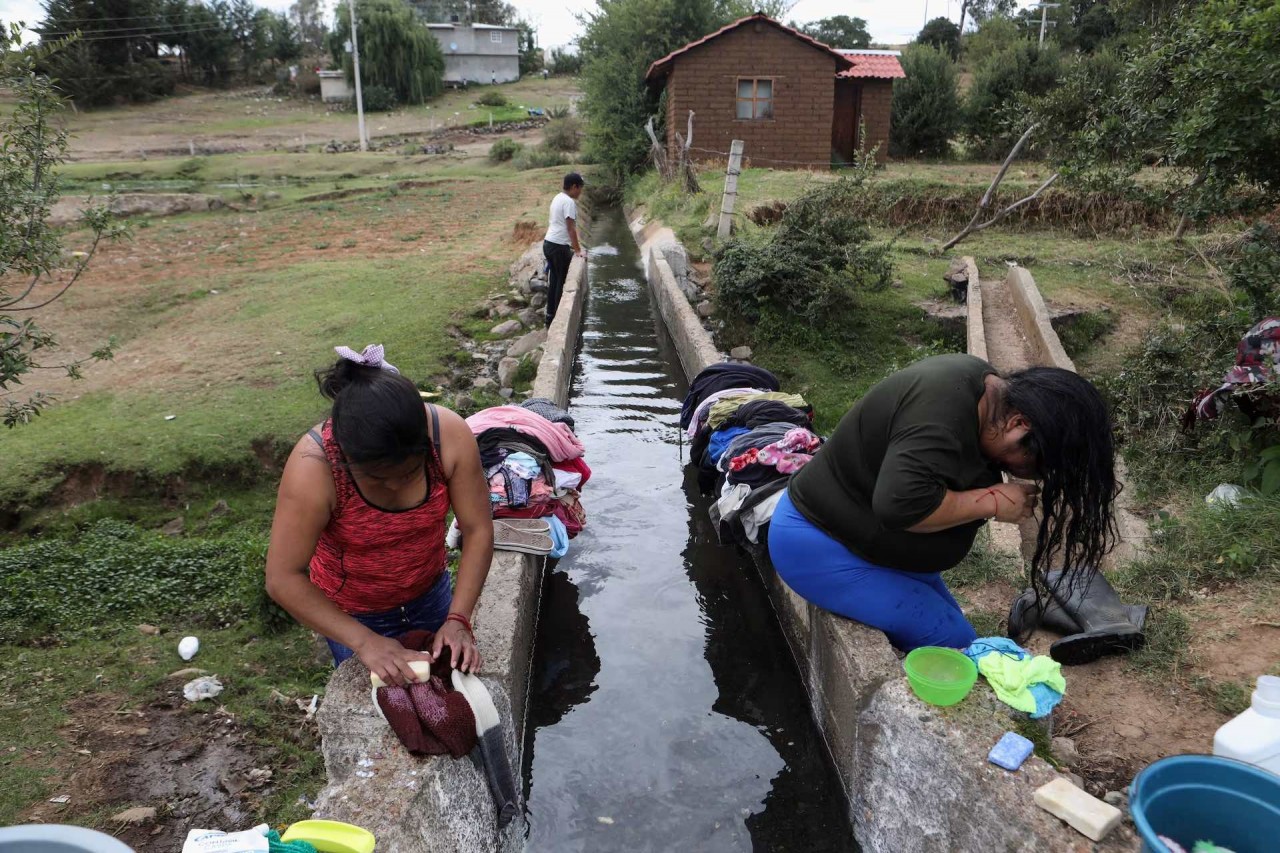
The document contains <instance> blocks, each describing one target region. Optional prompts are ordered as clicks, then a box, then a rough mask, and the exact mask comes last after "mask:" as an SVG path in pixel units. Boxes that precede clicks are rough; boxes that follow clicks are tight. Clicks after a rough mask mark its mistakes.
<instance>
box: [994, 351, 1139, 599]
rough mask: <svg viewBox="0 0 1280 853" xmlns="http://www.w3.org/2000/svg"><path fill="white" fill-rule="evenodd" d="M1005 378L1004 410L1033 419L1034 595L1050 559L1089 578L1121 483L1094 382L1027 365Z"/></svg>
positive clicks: (1107, 544) (1103, 548)
mask: <svg viewBox="0 0 1280 853" xmlns="http://www.w3.org/2000/svg"><path fill="white" fill-rule="evenodd" d="M1005 383H1006V384H1005V390H1004V395H1003V399H1002V409H1003V413H1002V416H1003V417H1005V418H1007V417H1009V416H1011V415H1012V414H1013V413H1019V414H1021V415H1022V416H1023V417H1025V418H1026V419H1027V421H1028V422H1029V423H1030V425H1031V429H1030V432H1029V433H1028V435H1027V436H1026V438H1025V439H1024V441H1025V442H1026V445H1027V449H1028V450H1030V451H1031V453H1032V454H1034V457H1035V459H1036V467H1037V476H1038V477H1039V479H1040V490H1041V492H1040V494H1041V497H1040V501H1041V516H1040V530H1039V535H1038V537H1037V539H1036V550H1035V554H1034V556H1033V557H1032V558H1031V571H1030V574H1031V584H1032V586H1033V587H1034V588H1035V589H1036V591H1037V598H1038V597H1039V590H1040V589H1041V588H1042V586H1043V585H1044V576H1045V574H1046V573H1047V572H1048V571H1049V570H1050V568H1051V565H1050V564H1051V563H1054V564H1058V565H1061V566H1062V567H1063V568H1064V569H1067V570H1068V571H1066V572H1064V573H1063V575H1062V577H1063V578H1077V579H1083V580H1084V581H1086V582H1087V578H1088V577H1091V575H1092V572H1093V571H1096V570H1097V568H1098V567H1099V566H1100V565H1101V563H1102V559H1103V557H1105V556H1106V554H1107V553H1108V552H1109V551H1110V550H1111V548H1112V547H1113V546H1114V545H1115V540H1116V525H1115V517H1114V505H1115V498H1116V495H1117V494H1118V493H1119V487H1118V485H1117V483H1116V473H1115V442H1114V441H1113V439H1112V426H1111V414H1110V412H1108V411H1107V406H1106V403H1105V402H1103V399H1102V395H1101V394H1099V393H1098V389H1097V388H1094V387H1093V385H1092V384H1090V383H1089V382H1088V380H1086V379H1083V378H1082V377H1080V376H1079V375H1078V374H1076V373H1073V372H1072V371H1070V370H1063V369H1061V368H1058V367H1032V368H1029V369H1027V370H1021V371H1018V372H1017V373H1013V374H1011V375H1010V376H1009V377H1008V378H1007V379H1006V380H1005ZM1079 582H1080V581H1078V580H1072V581H1071V583H1073V584H1076V583H1079Z"/></svg>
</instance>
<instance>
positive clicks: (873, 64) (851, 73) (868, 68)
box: [836, 50, 907, 80]
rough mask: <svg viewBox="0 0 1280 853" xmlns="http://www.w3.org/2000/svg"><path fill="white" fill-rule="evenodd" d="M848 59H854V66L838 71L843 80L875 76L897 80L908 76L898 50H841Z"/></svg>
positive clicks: (837, 74)
mask: <svg viewBox="0 0 1280 853" xmlns="http://www.w3.org/2000/svg"><path fill="white" fill-rule="evenodd" d="M840 53H842V54H843V55H844V56H845V57H846V58H847V59H851V60H853V67H852V68H850V69H848V70H846V71H840V72H837V73H836V76H837V77H839V78H840V79H841V80H849V79H855V78H864V77H874V78H879V79H881V80H896V79H900V78H904V77H906V76H907V72H905V71H903V70H902V63H901V62H899V61H898V57H897V51H874V52H873V51H865V52H864V51H860V50H842V51H840Z"/></svg>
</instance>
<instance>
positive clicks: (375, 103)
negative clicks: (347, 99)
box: [351, 84, 399, 113]
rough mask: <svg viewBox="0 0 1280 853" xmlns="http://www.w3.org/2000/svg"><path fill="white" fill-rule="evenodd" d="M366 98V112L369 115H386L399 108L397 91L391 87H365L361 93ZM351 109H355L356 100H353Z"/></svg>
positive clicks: (375, 85)
mask: <svg viewBox="0 0 1280 853" xmlns="http://www.w3.org/2000/svg"><path fill="white" fill-rule="evenodd" d="M360 94H361V96H362V97H363V98H364V111H365V112H367V113H385V112H390V111H391V110H394V109H395V108H396V107H397V106H399V101H398V99H397V98H396V93H395V90H394V89H392V88H390V87H389V86H379V85H377V84H374V85H372V86H363V87H361V91H360ZM351 108H352V109H355V99H354V98H353V99H352V102H351Z"/></svg>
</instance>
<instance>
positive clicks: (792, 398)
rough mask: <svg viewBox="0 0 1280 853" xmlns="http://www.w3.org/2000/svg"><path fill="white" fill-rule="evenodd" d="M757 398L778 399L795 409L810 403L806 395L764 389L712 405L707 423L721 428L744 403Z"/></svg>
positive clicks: (727, 398)
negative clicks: (805, 399)
mask: <svg viewBox="0 0 1280 853" xmlns="http://www.w3.org/2000/svg"><path fill="white" fill-rule="evenodd" d="M757 400H776V401H777V402H779V403H783V404H785V405H788V406H790V407H791V408H793V409H799V408H801V407H802V406H807V405H808V403H806V402H805V401H804V397H801V396H800V395H799V394H787V393H786V392H784V391H763V392H761V393H759V394H744V395H742V396H741V397H726V398H725V399H723V400H717V401H716V402H715V403H713V404H712V405H711V412H710V414H708V415H707V425H708V426H710V427H711V428H712V429H720V425H721V424H723V423H724V422H725V421H727V420H729V418H731V417H733V413H734V412H736V411H738V408H739V407H740V406H742V404H744V403H754V402H756V401H757Z"/></svg>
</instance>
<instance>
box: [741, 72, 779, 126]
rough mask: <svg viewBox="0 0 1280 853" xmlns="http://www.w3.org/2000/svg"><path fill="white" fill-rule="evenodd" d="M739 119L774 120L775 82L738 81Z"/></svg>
mask: <svg viewBox="0 0 1280 853" xmlns="http://www.w3.org/2000/svg"><path fill="white" fill-rule="evenodd" d="M738 118H742V119H771V118H773V81H772V80H754V79H748V80H739V81H738Z"/></svg>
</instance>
